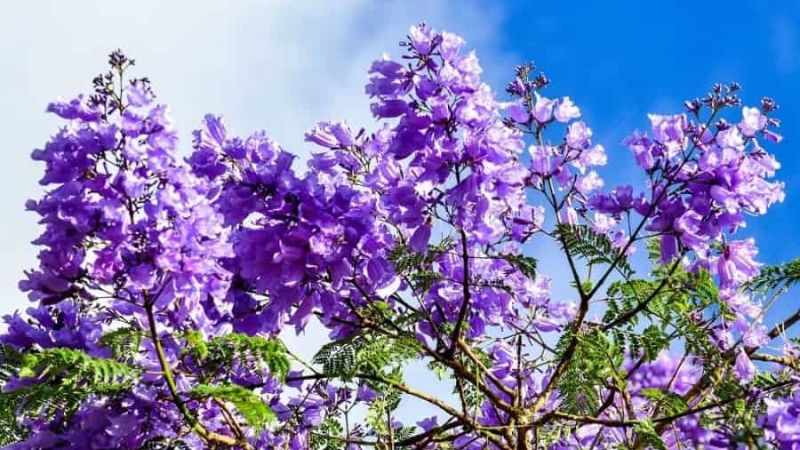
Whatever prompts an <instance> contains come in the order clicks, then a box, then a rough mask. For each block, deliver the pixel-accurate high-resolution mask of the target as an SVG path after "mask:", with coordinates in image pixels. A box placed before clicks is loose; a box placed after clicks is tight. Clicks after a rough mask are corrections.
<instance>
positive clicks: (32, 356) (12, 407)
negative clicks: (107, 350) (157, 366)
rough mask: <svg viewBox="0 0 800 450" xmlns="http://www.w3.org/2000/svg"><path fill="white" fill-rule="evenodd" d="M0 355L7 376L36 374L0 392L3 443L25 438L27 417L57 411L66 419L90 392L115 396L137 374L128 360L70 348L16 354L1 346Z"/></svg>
mask: <svg viewBox="0 0 800 450" xmlns="http://www.w3.org/2000/svg"><path fill="white" fill-rule="evenodd" d="M0 358H1V359H2V361H0V367H2V371H3V374H4V377H6V376H8V375H9V374H11V373H15V374H16V376H18V377H20V378H34V377H35V378H36V383H35V384H31V385H28V386H24V387H20V388H17V389H14V390H11V391H7V392H2V393H0V430H1V431H0V441H4V442H5V443H9V442H13V441H15V440H18V439H20V438H22V437H23V436H24V434H25V430H24V428H23V427H22V426H21V425H20V424H21V422H22V420H23V419H25V418H29V417H45V418H51V417H53V416H54V415H55V414H56V413H59V414H64V415H65V417H67V418H68V417H69V416H70V415H71V414H72V413H74V412H75V410H76V409H77V408H78V407H79V406H80V404H81V403H82V402H83V401H84V400H85V399H86V397H88V396H89V395H102V396H114V395H117V394H119V393H121V392H124V391H126V390H127V389H129V388H130V386H131V385H132V383H133V382H134V381H135V380H136V377H137V375H138V372H137V371H136V370H135V369H133V368H132V367H130V366H128V365H127V364H125V363H122V362H118V361H114V360H110V359H103V358H95V357H92V356H89V355H88V354H86V353H84V352H83V351H80V350H75V349H70V348H49V349H45V350H42V351H31V352H27V353H17V352H15V351H14V350H12V349H10V348H8V347H3V350H2V351H1V352H0Z"/></svg>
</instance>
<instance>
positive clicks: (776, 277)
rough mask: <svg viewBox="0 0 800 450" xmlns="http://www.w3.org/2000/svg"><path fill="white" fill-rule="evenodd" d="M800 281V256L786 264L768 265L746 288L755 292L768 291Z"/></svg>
mask: <svg viewBox="0 0 800 450" xmlns="http://www.w3.org/2000/svg"><path fill="white" fill-rule="evenodd" d="M798 282H800V258H797V259H794V260H792V261H789V262H788V263H786V264H781V265H777V266H767V267H763V268H762V269H761V273H760V274H759V275H758V276H756V277H755V278H753V279H752V280H750V281H749V282H747V284H746V285H745V289H747V290H749V291H753V292H768V291H772V290H775V289H778V288H779V287H782V288H783V289H786V288H788V287H790V286H793V285H795V284H797V283H798Z"/></svg>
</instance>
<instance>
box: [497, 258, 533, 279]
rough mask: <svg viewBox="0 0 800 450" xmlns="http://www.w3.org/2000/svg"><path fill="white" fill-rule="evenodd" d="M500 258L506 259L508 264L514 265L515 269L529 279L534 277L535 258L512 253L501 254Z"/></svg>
mask: <svg viewBox="0 0 800 450" xmlns="http://www.w3.org/2000/svg"><path fill="white" fill-rule="evenodd" d="M502 258H503V259H505V260H506V261H508V263H509V264H511V265H512V266H514V267H515V268H516V269H517V270H519V271H520V272H522V273H523V274H525V276H526V277H528V278H530V279H531V280H533V279H535V278H536V266H537V261H536V258H533V257H530V256H525V255H512V254H506V255H503V256H502Z"/></svg>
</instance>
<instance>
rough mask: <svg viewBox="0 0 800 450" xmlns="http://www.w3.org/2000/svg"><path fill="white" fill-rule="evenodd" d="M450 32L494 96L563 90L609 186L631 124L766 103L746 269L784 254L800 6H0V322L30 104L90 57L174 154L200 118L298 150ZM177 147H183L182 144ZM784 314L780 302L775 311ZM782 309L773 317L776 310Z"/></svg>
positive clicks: (799, 111)
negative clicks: (121, 85) (369, 86)
mask: <svg viewBox="0 0 800 450" xmlns="http://www.w3.org/2000/svg"><path fill="white" fill-rule="evenodd" d="M423 20H425V21H427V22H428V23H430V24H431V25H432V26H434V27H436V28H440V29H442V28H443V29H448V30H451V31H454V32H457V33H459V34H462V35H463V36H464V37H465V38H466V39H467V41H468V46H470V47H473V48H475V49H476V50H477V51H478V54H479V56H480V58H481V61H482V64H483V66H484V70H485V76H486V78H487V80H488V81H489V82H490V83H491V84H492V85H493V86H494V87H495V89H496V90H498V91H502V89H503V86H504V85H505V83H506V81H507V80H508V78H509V76H510V73H511V69H512V67H513V66H514V65H516V64H518V63H520V62H523V61H528V60H534V61H536V63H537V64H538V66H539V67H540V68H541V69H543V70H545V71H546V73H547V74H548V75H549V76H550V78H551V79H552V80H553V83H552V85H551V86H550V87H549V88H548V92H549V95H552V96H557V95H570V96H571V97H572V98H573V99H574V100H575V101H576V102H577V103H578V104H579V105H580V106H581V108H582V110H583V112H584V118H585V119H586V120H587V122H588V123H589V124H590V126H591V127H592V128H593V129H594V132H595V138H596V141H598V142H601V143H602V144H604V145H605V147H606V148H607V150H608V151H609V156H610V163H609V166H608V167H607V168H605V170H603V171H602V175H603V176H604V177H605V178H606V180H607V183H608V184H609V185H613V184H617V183H625V182H631V181H632V179H633V180H635V177H637V176H638V174H639V172H638V171H637V170H636V168H635V166H634V165H633V162H632V158H631V157H630V155H629V153H628V150H627V149H625V148H624V147H623V146H622V145H620V142H621V141H622V139H623V138H624V137H625V136H626V135H627V134H628V133H630V132H631V131H632V130H634V129H636V128H639V129H644V128H646V127H647V119H646V114H647V113H648V112H661V113H669V112H677V111H680V109H681V105H682V101H683V100H684V99H686V98H691V97H695V96H701V95H702V94H703V93H704V92H706V90H707V89H708V87H709V86H710V85H711V84H712V83H713V82H715V81H722V82H726V81H732V80H736V81H739V82H740V83H741V84H742V85H743V87H744V90H743V96H744V98H745V100H746V101H748V102H751V103H755V102H757V101H758V100H759V99H760V97H761V96H763V95H770V96H773V97H775V98H776V99H777V101H778V102H779V104H780V105H781V109H780V110H779V113H778V116H779V117H780V118H781V119H782V120H783V134H784V135H785V137H786V139H785V140H784V142H783V144H781V145H780V146H777V147H775V148H774V149H773V150H774V152H775V153H776V154H777V155H778V158H779V160H780V161H781V162H782V163H783V169H782V170H781V172H780V174H779V176H780V178H781V179H783V180H785V181H786V185H787V199H786V202H785V203H783V204H781V205H778V206H776V207H774V208H773V209H772V211H770V214H769V215H768V216H766V217H760V218H753V219H752V220H750V226H749V227H748V228H747V229H746V230H744V231H743V233H744V234H746V235H750V236H754V237H756V238H757V240H758V242H759V246H760V248H761V259H762V260H763V261H765V262H767V263H779V262H781V261H786V260H788V259H790V258H792V257H794V256H796V255H800V239H797V238H795V235H794V234H795V225H796V224H797V223H798V219H799V218H800V213H798V212H797V211H798V207H800V152H798V151H797V150H796V147H795V143H796V142H797V141H798V136H800V90H798V89H797V88H796V85H795V82H796V81H795V80H797V75H798V71H800V30H799V29H798V20H800V2H798V1H778V0H776V1H770V2H763V1H743V0H729V1H724V2H722V1H719V2H672V3H652V2H640V1H618V2H599V1H550V2H541V1H507V2H498V1H493V2H469V1H466V2H465V1H458V0H452V1H424V0H411V1H402V0H390V1H381V2H370V1H367V0H339V1H311V0H307V1H293V2H289V1H279V0H273V1H259V2H257V1H241V2H218V1H211V0H208V1H195V2H187V1H172V2H168V3H164V2H157V1H151V0H143V1H140V2H137V4H136V6H135V7H131V6H130V4H129V3H122V2H115V1H89V0H80V1H76V2H59V1H56V0H54V1H38V2H4V3H3V5H2V6H0V64H2V66H3V68H4V70H3V71H1V72H0V104H2V108H0V124H1V125H0V127H2V129H3V131H4V133H3V135H4V144H5V145H4V150H5V152H4V158H5V159H4V162H5V166H6V169H7V171H6V173H5V176H3V177H0V206H2V208H3V211H4V218H3V220H2V221H1V222H0V298H2V300H0V302H1V303H0V311H2V312H6V311H11V310H14V309H17V308H20V307H24V306H25V305H26V300H25V299H24V297H23V296H22V295H20V294H19V293H18V292H17V290H16V283H17V281H18V280H19V279H20V277H21V276H22V270H23V269H24V268H27V267H31V266H32V265H33V264H34V263H35V251H34V249H33V248H32V247H31V246H30V245H29V244H28V242H30V241H31V240H32V239H33V238H34V237H35V236H36V234H37V232H38V231H37V228H36V225H35V216H33V215H32V214H29V213H26V212H24V211H23V208H22V205H23V204H24V201H25V200H26V199H28V198H32V197H35V196H37V195H38V194H39V193H40V188H39V187H38V186H37V184H36V180H37V179H38V177H39V176H40V173H41V167H40V166H38V165H37V164H34V163H33V162H32V161H30V160H29V158H28V155H29V152H30V150H31V149H33V148H35V147H37V146H40V145H42V144H43V143H44V142H45V141H46V139H47V137H48V136H49V135H50V133H52V132H53V131H54V130H55V129H56V127H57V126H58V121H57V120H56V119H55V118H53V117H51V116H48V115H45V114H43V112H42V111H43V109H44V106H45V104H46V103H47V102H48V101H50V100H51V99H53V98H56V97H58V96H64V97H69V96H72V95H74V94H76V93H79V92H82V91H85V90H86V89H88V88H89V80H90V79H91V77H92V76H93V75H94V74H95V73H97V72H99V71H100V70H102V69H103V65H104V62H105V55H106V54H107V53H108V51H109V50H111V49H113V48H117V47H122V48H124V49H125V50H126V51H127V52H128V53H129V54H130V55H131V56H132V57H134V58H136V59H137V60H138V62H139V64H138V69H139V70H140V71H141V72H140V73H146V74H148V75H149V76H150V77H151V78H152V80H153V81H154V84H155V87H156V90H157V92H158V93H159V94H160V97H159V98H160V100H162V101H164V102H167V103H169V104H170V105H171V106H172V111H173V116H174V118H175V120H176V122H177V125H178V126H179V127H180V129H181V135H182V136H183V137H184V143H188V137H189V132H190V130H191V128H192V127H193V126H194V124H196V123H197V122H198V121H199V119H200V118H201V117H202V116H203V114H204V113H206V112H214V113H218V114H222V115H223V116H224V118H225V119H226V121H227V122H228V124H229V127H230V128H232V129H234V130H235V131H237V132H239V133H249V132H251V131H253V130H255V129H258V128H265V129H266V130H267V132H268V133H269V134H270V135H272V136H273V137H275V138H276V139H278V140H279V141H280V142H282V143H283V144H284V145H285V146H286V147H287V148H289V149H290V150H292V151H294V152H296V153H298V154H301V155H303V154H307V152H308V150H309V149H310V147H309V146H308V145H307V144H306V143H304V142H303V140H302V132H303V131H304V130H306V129H308V128H310V127H311V126H313V124H314V122H315V121H317V120H323V119H336V118H347V119H348V120H349V121H350V122H351V124H354V125H357V126H358V125H366V126H369V125H370V124H372V123H373V121H372V119H371V117H370V115H369V110H368V100H367V99H366V98H365V97H364V95H363V85H364V82H365V79H366V69H367V67H368V66H369V63H370V61H371V60H372V59H374V58H376V57H378V56H379V55H380V54H381V52H383V51H387V52H389V53H393V54H395V55H396V54H397V52H398V49H397V46H396V43H397V42H398V41H399V40H401V39H402V38H403V37H404V35H405V33H406V30H407V29H408V26H409V25H411V24H413V23H417V22H419V21H423ZM187 147H188V146H187ZM786 303H787V301H784V304H786ZM781 309H783V308H781Z"/></svg>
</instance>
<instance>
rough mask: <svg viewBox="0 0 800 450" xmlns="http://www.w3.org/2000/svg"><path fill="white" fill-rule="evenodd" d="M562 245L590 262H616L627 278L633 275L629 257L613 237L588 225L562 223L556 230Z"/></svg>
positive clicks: (571, 252)
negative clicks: (617, 246) (623, 252)
mask: <svg viewBox="0 0 800 450" xmlns="http://www.w3.org/2000/svg"><path fill="white" fill-rule="evenodd" d="M556 233H557V234H558V238H559V240H560V241H561V244H562V246H563V247H564V249H565V250H566V251H569V252H570V254H572V255H575V256H578V257H580V258H583V259H585V260H586V262H587V263H589V264H608V265H611V264H614V263H615V262H616V266H615V267H616V269H617V270H618V271H619V272H620V274H622V276H624V277H625V278H630V277H631V276H633V268H631V265H630V263H629V262H628V258H627V257H626V256H625V255H623V254H622V253H621V252H620V251H619V249H617V248H616V247H614V243H613V242H612V241H611V239H610V238H609V237H608V236H606V235H604V234H599V233H597V232H595V231H594V230H592V229H591V228H590V227H588V226H586V225H570V224H561V225H559V226H558V229H557V230H556Z"/></svg>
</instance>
